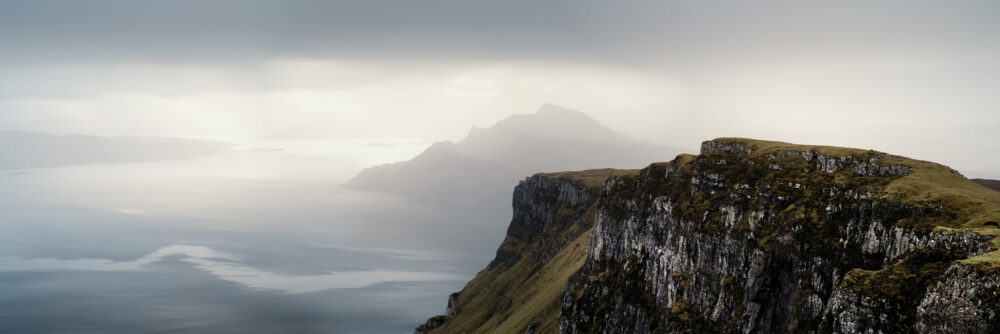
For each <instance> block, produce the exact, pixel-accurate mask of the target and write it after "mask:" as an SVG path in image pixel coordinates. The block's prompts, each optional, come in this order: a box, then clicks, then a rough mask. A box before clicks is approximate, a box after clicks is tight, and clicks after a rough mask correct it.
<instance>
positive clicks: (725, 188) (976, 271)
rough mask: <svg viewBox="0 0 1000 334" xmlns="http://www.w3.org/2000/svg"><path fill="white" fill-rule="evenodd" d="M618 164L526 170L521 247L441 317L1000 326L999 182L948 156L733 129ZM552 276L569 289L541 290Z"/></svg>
mask: <svg viewBox="0 0 1000 334" xmlns="http://www.w3.org/2000/svg"><path fill="white" fill-rule="evenodd" d="M607 174H608V175H610V176H609V177H608V178H607V180H606V181H605V182H604V183H603V186H602V187H600V193H596V192H595V190H593V188H589V190H586V191H583V189H588V188H587V187H583V186H582V185H583V184H584V182H576V183H573V182H570V183H560V182H556V181H553V180H551V179H549V177H546V180H544V181H543V180H534V181H532V180H531V179H529V180H528V181H526V183H522V185H520V186H519V190H516V191H515V204H514V206H515V215H514V216H515V219H514V222H512V224H511V228H510V230H509V232H508V240H506V241H505V242H504V245H505V246H508V245H514V246H515V247H511V248H508V250H505V249H504V247H503V246H502V247H501V250H500V251H498V254H497V259H496V260H494V261H493V263H491V264H490V267H489V268H487V269H486V270H484V271H483V272H481V273H480V275H479V276H477V277H476V279H474V280H473V282H470V284H469V286H467V287H466V289H464V290H463V291H462V292H461V294H460V295H459V297H458V298H457V302H456V304H457V305H458V313H457V315H454V316H450V317H451V318H450V320H448V322H446V323H445V325H443V326H441V327H438V328H437V329H436V330H434V331H432V333H458V332H496V331H498V330H500V329H503V330H501V332H565V333H650V332H742V333H775V332H780V333H785V332H803V333H895V332H925V333H940V332H950V333H982V332H996V331H998V330H1000V251H998V247H1000V238H998V236H1000V228H997V225H998V224H997V223H996V222H997V221H1000V193H998V192H995V191H991V190H988V189H986V188H983V187H981V186H979V185H976V184H974V183H972V182H970V181H969V180H967V179H965V178H964V177H962V176H961V175H960V174H958V173H957V172H955V171H953V170H951V169H950V168H947V167H945V166H942V165H938V164H934V163H930V162H925V161H919V160H913V159H908V158H904V157H899V156H893V155H889V154H885V153H881V152H876V151H869V150H858V149H846V148H837V147H825V146H803V145H793V144H786V143H779V142H767V141H757V140H749V139H740V138H723V139H717V140H713V141H708V142H705V143H704V144H703V145H702V152H701V154H700V155H697V156H695V155H681V156H678V157H677V158H676V159H674V160H673V161H671V162H667V163H654V164H652V165H650V166H649V167H647V168H645V169H643V170H641V171H639V172H637V173H636V172H630V173H613V172H611V173H607ZM529 181H530V182H529ZM590 183H591V184H593V183H594V182H593V180H590ZM567 184H570V185H573V184H575V185H576V186H575V187H574V186H569V187H566V185H567ZM556 189H560V190H558V191H557V190H556ZM570 189H574V190H577V191H574V190H570ZM580 193H586V196H582V195H579V194H580ZM518 194H521V195H518ZM528 194H536V195H528ZM537 194H548V195H545V196H538V195H537ZM574 194H575V195H574ZM519 198H520V200H519ZM536 201H537V202H536ZM584 207H587V208H586V209H585V208H584ZM567 208H569V209H570V210H571V211H566V210H567ZM560 212H562V214H560ZM569 212H572V214H569ZM556 216H559V217H562V220H560V223H558V224H555V225H553V224H552V223H551V222H552V219H551V217H556ZM547 226H548V227H547ZM552 226H557V228H552ZM584 230H585V231H586V232H585V233H582V232H581V231H584ZM569 231H573V232H569ZM565 233H569V234H565ZM580 245H584V246H585V251H582V250H575V251H571V250H574V249H575V248H574V247H580ZM512 264H515V265H512ZM517 264H520V265H521V267H518V268H516V269H515V267H516V266H517ZM552 272H559V273H563V275H561V276H552V275H547V276H545V280H546V281H547V280H555V281H557V282H556V283H558V284H552V282H549V283H548V284H547V285H545V286H544V287H543V286H541V285H537V280H538V279H539V277H541V276H544V275H546V274H547V273H552ZM567 272H572V274H566V273H567ZM559 280H562V281H559ZM522 282H528V284H522ZM547 282H548V281H547ZM493 286H501V287H502V288H500V289H495V288H489V287H493ZM555 287H558V289H559V293H558V296H559V298H558V300H557V301H550V300H547V299H546V302H545V303H540V304H539V303H532V302H526V298H528V297H526V296H531V295H536V294H541V293H545V292H550V291H547V290H544V289H553V288H555ZM490 289H493V290H490ZM484 292H489V293H484ZM475 296H480V297H475ZM477 298H480V299H484V300H485V301H482V302H480V303H478V304H477V305H479V306H473V303H472V302H471V301H472V300H475V299H477ZM464 301H470V302H464ZM543 304H544V305H543ZM483 305H501V306H500V307H496V306H490V307H488V306H483ZM483 307H487V308H490V309H489V310H487V311H486V312H485V313H486V314H487V315H490V316H478V317H471V316H463V314H477V312H481V311H483V310H482V309H481V308H483ZM553 307H555V308H557V309H558V310H557V311H554V310H552V308H553ZM524 319H531V320H530V321H528V320H524ZM453 321H462V322H463V326H461V327H450V328H449V327H448V323H451V322H453ZM511 321H520V322H518V324H519V326H506V325H508V324H511ZM553 322H556V323H557V324H558V325H557V326H554V325H551V324H552V323H553ZM504 326H506V327H504Z"/></svg>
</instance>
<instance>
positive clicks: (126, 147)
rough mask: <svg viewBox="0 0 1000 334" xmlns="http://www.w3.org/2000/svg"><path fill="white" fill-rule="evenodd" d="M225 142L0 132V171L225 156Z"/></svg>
mask: <svg viewBox="0 0 1000 334" xmlns="http://www.w3.org/2000/svg"><path fill="white" fill-rule="evenodd" d="M231 146H232V145H231V144H229V143H225V142H218V141H210V140H200V139H187V138H168V137H98V136H87V135H66V136H59V135H51V134H46V133H40V132H30V131H0V170H14V169H27V168H39V167H52V166H66V165H80V164H92V163H112V162H138V161H153V160H170V159H180V158H187V157H193V156H200V155H209V154H216V153H222V152H225V151H227V150H229V148H230V147H231Z"/></svg>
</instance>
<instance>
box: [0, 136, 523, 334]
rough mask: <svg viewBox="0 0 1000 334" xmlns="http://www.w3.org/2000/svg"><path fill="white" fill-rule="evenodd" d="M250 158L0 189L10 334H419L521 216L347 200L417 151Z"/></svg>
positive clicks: (47, 173) (370, 149)
mask: <svg viewBox="0 0 1000 334" xmlns="http://www.w3.org/2000/svg"><path fill="white" fill-rule="evenodd" d="M236 144H238V145H237V146H236V149H235V150H233V151H231V152H228V153H223V154H218V155H210V156H202V157H195V158H188V159H180V160H165V161H153V162H134V163H110V164H88V165H71V166H62V167H47V168H37V169H28V170H8V171H4V172H3V173H0V221H2V222H3V223H2V224H0V291H3V293H0V332H4V333H8V332H38V331H57V332H94V331H109V330H111V331H116V332H161V331H174V330H183V331H212V332H262V333H264V332H275V331H281V332H313V331H316V332H330V331H332V332H337V333H350V332H408V331H411V330H412V328H413V327H414V326H415V325H416V324H418V323H420V322H422V321H423V319H425V318H426V317H428V316H431V315H434V314H437V313H440V312H442V311H443V309H444V296H447V294H449V293H451V292H453V291H457V290H459V289H461V287H462V286H463V285H464V282H465V281H467V280H468V279H469V278H471V276H472V275H473V274H475V272H476V271H477V270H479V269H481V267H482V266H483V265H485V263H487V262H488V261H489V259H491V258H492V255H493V254H492V253H493V252H494V251H495V249H496V248H495V247H496V245H498V244H499V242H500V240H501V238H502V237H503V235H504V230H505V228H506V225H507V220H508V219H509V216H510V212H509V209H505V210H497V209H474V208H462V207H448V208H445V207H437V206H430V205H423V204H417V203H411V202H409V201H406V200H405V199H402V198H399V197H393V196H388V195H382V194H376V193H365V192H356V191H351V190H347V189H344V188H341V187H338V186H337V185H338V184H340V183H342V182H344V181H345V180H346V179H348V178H349V177H351V176H353V174H354V173H356V172H357V171H358V170H360V168H361V166H365V165H370V164H376V163H381V162H387V161H394V160H401V159H407V158H409V157H411V156H412V155H415V154H416V153H418V152H419V151H420V150H422V149H424V148H426V146H427V145H426V144H424V143H420V142H417V141H414V140H409V139H398V138H397V139H393V138H387V139H345V140H252V141H243V142H237V143H236ZM512 186H513V185H512ZM471 229H476V230H477V231H479V232H478V233H468V232H469V231H470V230H471ZM477 236H480V237H477ZM481 236H489V237H488V238H483V237H481Z"/></svg>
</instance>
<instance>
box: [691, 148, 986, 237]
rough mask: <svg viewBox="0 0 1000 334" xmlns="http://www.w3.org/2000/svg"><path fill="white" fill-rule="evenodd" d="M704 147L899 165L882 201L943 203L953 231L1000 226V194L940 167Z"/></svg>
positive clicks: (872, 154) (843, 152) (853, 152)
mask: <svg viewBox="0 0 1000 334" xmlns="http://www.w3.org/2000/svg"><path fill="white" fill-rule="evenodd" d="M705 143H717V144H741V145H743V146H745V147H746V148H749V149H750V150H751V151H752V152H750V153H747V154H748V155H749V156H766V155H782V154H785V153H786V152H807V151H811V152H816V153H819V154H822V155H825V156H828V157H844V156H852V157H855V158H860V159H870V158H878V159H879V163H880V164H897V165H903V166H906V167H907V168H909V173H907V175H905V176H902V177H898V178H895V179H893V180H892V181H891V182H889V184H888V185H887V186H886V187H885V189H884V193H883V194H882V196H883V197H886V198H900V199H902V200H903V201H905V202H914V203H917V202H919V203H940V204H942V205H945V206H949V207H951V208H953V209H955V210H956V211H957V212H956V213H957V217H956V220H955V221H954V223H953V224H951V226H952V227H962V228H966V229H981V228H983V226H984V224H985V223H987V222H1000V192H997V191H993V190H991V189H988V188H986V187H983V186H981V185H979V184H976V183H975V182H972V181H970V180H969V179H967V178H965V177H964V176H962V175H961V174H960V173H958V172H957V171H955V170H953V169H951V168H949V167H948V166H944V165H941V164H937V163H933V162H929V161H923V160H917V159H910V158H906V157H901V156H895V155H889V154H886V153H883V152H878V151H874V150H865V149H857V148H845V147H834V146H820V145H799V144H790V143H783V142H777V141H766V140H755V139H747V138H717V139H714V140H710V141H707V142H705ZM702 147H703V148H704V147H705V145H704V144H703V146H702ZM704 153H706V152H704V151H703V152H702V154H704Z"/></svg>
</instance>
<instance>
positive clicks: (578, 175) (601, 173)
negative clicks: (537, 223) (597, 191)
mask: <svg viewBox="0 0 1000 334" xmlns="http://www.w3.org/2000/svg"><path fill="white" fill-rule="evenodd" d="M638 173H639V170H638V169H614V168H603V169H588V170H581V171H569V172H556V173H537V174H535V175H533V176H535V177H550V178H567V179H571V180H576V181H580V182H581V183H583V185H584V186H587V187H592V188H603V187H604V180H605V179H607V178H608V177H609V176H626V175H636V174H638Z"/></svg>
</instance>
